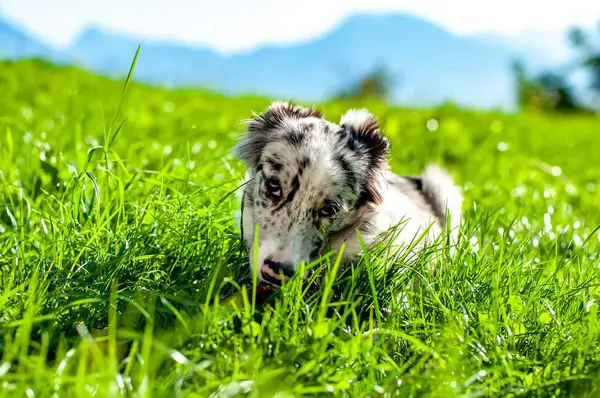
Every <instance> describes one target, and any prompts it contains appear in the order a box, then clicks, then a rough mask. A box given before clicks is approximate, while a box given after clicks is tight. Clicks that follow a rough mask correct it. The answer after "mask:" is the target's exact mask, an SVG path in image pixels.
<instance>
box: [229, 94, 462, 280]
mask: <svg viewBox="0 0 600 398" xmlns="http://www.w3.org/2000/svg"><path fill="white" fill-rule="evenodd" d="M247 122H248V129H247V132H246V134H245V135H244V136H243V137H242V138H241V140H240V142H239V143H238V145H237V146H236V148H235V153H236V155H237V156H238V157H239V158H240V159H241V160H242V161H243V162H244V163H245V164H246V166H247V167H248V172H247V176H246V182H247V184H246V185H245V187H244V189H243V196H242V197H243V203H242V204H241V209H240V210H242V209H243V212H240V213H241V215H240V223H241V226H242V228H243V233H244V236H243V238H244V241H245V242H246V244H247V245H248V246H249V248H250V262H251V263H252V259H253V258H254V252H253V242H254V239H255V236H254V232H255V228H256V225H257V224H258V225H259V226H260V229H259V239H258V261H259V264H262V263H263V262H264V261H265V259H268V258H272V257H276V258H277V259H278V260H279V261H282V262H284V263H285V264H286V266H287V267H289V268H290V269H292V270H296V269H297V267H298V265H299V264H300V263H301V262H305V264H308V263H310V262H311V261H314V260H316V259H317V258H318V257H320V255H321V254H324V252H325V251H327V250H334V251H337V250H338V249H339V248H340V247H341V246H342V244H344V245H345V248H344V252H343V257H342V259H343V263H344V264H345V263H347V262H348V261H351V260H352V259H354V258H355V257H356V256H357V255H359V254H360V253H361V245H360V241H359V239H358V236H357V233H356V231H357V230H358V231H359V232H360V235H361V237H362V239H363V242H364V243H365V244H366V245H367V247H368V246H369V245H371V244H373V243H376V242H377V241H378V240H379V239H380V238H381V236H382V233H384V232H386V231H388V230H390V228H392V227H394V226H395V225H397V224H398V223H399V222H401V221H404V224H403V227H402V229H401V231H400V232H399V233H397V234H396V235H394V241H393V242H392V243H393V245H394V246H395V247H397V246H398V245H402V244H406V243H411V242H413V241H414V240H415V238H416V237H417V236H418V235H420V234H422V233H423V231H425V230H427V229H428V228H429V232H428V233H427V234H426V235H425V237H424V239H422V240H420V241H419V243H418V244H417V245H416V246H415V248H414V249H413V250H419V249H420V248H422V247H423V245H425V244H427V242H430V241H431V239H434V238H435V237H437V236H439V234H440V233H441V232H442V231H443V229H444V227H445V226H446V224H449V226H450V227H451V230H452V231H451V238H452V239H453V240H456V238H457V233H458V231H457V229H458V227H459V224H460V218H461V206H462V194H461V191H460V189H459V188H458V187H457V186H456V185H455V184H454V182H453V181H452V178H451V177H450V176H449V175H448V174H447V173H446V172H445V171H444V170H442V169H441V168H439V167H437V166H435V165H430V166H428V167H427V168H426V169H425V170H424V172H423V173H422V174H421V175H420V176H416V177H408V176H399V175H396V174H394V173H392V172H391V171H390V170H389V166H388V162H387V156H388V154H389V143H388V140H387V139H386V138H385V137H384V136H383V135H382V133H381V131H380V126H379V122H378V121H377V119H376V117H375V116H374V115H372V114H371V113H369V112H368V111H367V110H364V109H351V110H349V111H348V112H347V113H346V114H344V116H343V117H342V118H341V120H340V122H339V124H335V123H332V122H330V121H327V120H326V119H325V118H324V116H323V114H322V112H321V111H320V110H317V109H314V108H305V107H302V106H299V105H294V104H291V103H289V102H274V103H272V104H271V106H270V107H269V108H268V109H267V110H266V111H265V112H264V113H263V114H260V115H256V114H255V115H254V117H253V118H251V119H250V120H248V121H247ZM266 178H269V179H277V180H278V181H279V184H280V186H281V192H282V195H281V197H280V198H279V199H277V200H276V199H273V198H271V197H269V196H268V195H267V194H266V185H265V181H266V180H265V179H266ZM328 201H330V202H333V203H334V204H336V205H337V207H338V208H339V211H338V212H337V213H336V214H335V215H333V216H331V217H326V216H323V215H322V214H321V213H320V211H321V209H322V208H323V206H324V205H325V204H326V203H327V202H328ZM448 216H449V217H450V219H448V218H447V217H448ZM258 274H259V279H261V275H260V272H259V273H258Z"/></svg>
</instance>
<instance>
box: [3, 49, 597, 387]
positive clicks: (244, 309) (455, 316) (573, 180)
mask: <svg viewBox="0 0 600 398" xmlns="http://www.w3.org/2000/svg"><path fill="white" fill-rule="evenodd" d="M134 76H135V74H134ZM122 91H123V82H115V81H111V80H109V79H105V78H101V77H98V76H93V75H89V74H86V73H84V72H81V71H79V70H76V69H73V68H61V69H57V68H52V67H49V66H47V65H43V64H41V63H39V62H35V61H27V62H20V63H6V62H5V63H2V64H0V93H2V95H0V109H1V110H2V113H1V114H0V171H1V173H0V176H1V183H2V186H1V188H0V189H1V192H2V194H1V195H2V196H1V207H0V272H1V276H0V322H1V326H0V347H1V352H2V358H1V359H0V385H1V386H2V388H1V389H0V396H6V397H16V396H36V397H45V396H53V394H56V396H60V397H66V396H69V397H71V396H72V397H87V396H97V397H106V396H120V397H141V396H169V397H171V396H198V397H207V396H212V397H217V396H219V397H221V396H223V397H224V396H261V397H262V396H278V397H284V396H285V397H288V396H290V397H291V396H310V397H313V396H330V395H336V396H348V397H350V396H353V397H364V396H371V397H376V396H377V397H378V396H437V397H451V396H516V395H519V396H570V397H582V396H590V397H591V396H597V395H598V393H599V391H598V389H599V388H600V385H599V383H598V380H599V376H600V368H599V363H600V362H599V360H600V344H599V338H600V320H599V317H598V303H599V302H600V301H599V299H600V289H599V282H600V279H599V277H600V269H599V265H600V261H599V253H600V240H599V239H598V233H597V231H596V228H597V227H598V225H600V210H599V209H600V187H598V186H597V184H598V181H600V168H598V167H597V166H596V164H597V160H596V161H594V160H593V159H597V150H598V148H599V147H600V136H599V135H598V134H597V132H598V119H597V118H593V117H591V116H577V117H575V116H570V117H566V116H556V115H555V116H546V117H541V116H536V115H529V116H524V115H504V114H500V113H476V112H469V111H466V110H460V109H456V108H454V107H451V106H446V107H440V108H437V109H422V110H411V109H396V108H391V107H387V106H385V105H383V104H382V103H380V102H378V101H377V100H376V99H368V100H364V101H362V102H361V104H362V105H364V106H368V107H369V108H370V110H371V111H373V112H374V113H375V114H377V115H378V117H379V118H380V120H381V121H382V124H383V126H384V130H385V133H386V135H387V136H388V137H389V138H390V140H391V141H392V155H391V162H392V169H393V170H394V171H396V172H398V173H417V172H419V171H420V169H421V168H422V167H423V166H424V165H425V164H426V163H428V162H430V161H435V162H439V163H441V164H443V165H446V166H448V167H449V169H450V170H452V172H453V173H454V174H455V176H456V180H457V181H458V182H459V183H460V184H461V185H462V186H463V187H464V193H465V197H466V200H465V206H464V209H465V212H466V221H465V225H464V227H463V229H462V239H461V243H460V245H459V248H458V255H457V257H456V258H454V259H452V260H449V259H448V260H447V261H445V262H444V264H443V267H442V268H441V269H439V270H438V272H436V274H435V275H431V274H430V273H427V271H426V269H427V266H426V264H424V263H423V264H418V265H417V266H415V267H409V268H407V267H405V266H403V264H402V262H401V261H399V262H398V263H396V264H390V263H387V262H385V261H384V259H382V258H381V257H380V255H379V252H373V253H369V255H368V256H367V258H365V259H364V261H361V262H359V263H358V264H357V265H356V267H353V268H352V269H351V270H350V271H353V274H352V273H350V274H344V275H345V276H344V277H343V278H340V279H339V280H332V279H327V278H326V279H325V284H324V286H323V294H316V295H312V296H311V295H307V296H302V295H301V294H300V289H301V288H303V286H302V285H301V284H300V281H298V280H294V281H292V283H290V284H289V285H288V286H286V287H285V288H284V289H282V291H281V292H280V294H279V295H277V297H275V298H274V300H272V301H270V302H269V303H268V305H263V306H259V307H254V305H253V302H254V301H253V299H252V295H251V294H250V295H249V296H245V295H243V296H242V298H241V300H237V301H233V302H229V303H227V305H226V303H221V304H220V305H217V304H211V305H209V306H205V304H206V303H208V302H209V301H210V299H211V298H214V297H217V296H220V295H225V294H227V293H231V292H235V291H237V290H238V286H240V285H242V284H246V286H249V285H248V284H249V283H250V282H249V281H250V279H249V275H248V272H247V268H248V267H247V265H246V264H247V257H246V256H247V253H246V251H245V250H244V249H243V247H242V245H241V244H240V241H239V238H238V235H237V233H238V230H237V227H236V225H235V222H234V219H233V215H234V212H235V211H236V209H237V206H238V202H237V200H236V197H235V194H234V193H232V191H234V190H235V189H236V188H237V187H238V186H239V184H240V182H241V178H242V176H243V168H242V165H241V164H240V163H239V162H238V161H236V160H235V159H234V158H232V156H231V154H230V150H231V147H232V145H233V143H234V141H235V139H236V137H237V136H238V134H239V133H240V132H241V129H242V126H241V125H239V121H240V120H243V119H245V118H247V117H249V116H250V115H251V111H252V110H254V111H260V110H261V109H264V107H266V106H267V105H268V103H269V101H268V100H267V99H265V98H253V97H246V98H226V97H224V96H222V95H218V94H213V93H207V92H200V91H192V90H178V91H166V90H162V89H157V88H151V87H147V86H143V85H138V84H130V85H129V87H128V88H127V90H126V92H125V94H124V95H122ZM121 100H122V104H121ZM120 104H121V105H120ZM355 104H356V102H354V100H352V99H344V100H337V101H333V102H329V103H326V104H322V105H323V108H324V110H325V112H326V116H327V117H328V118H331V119H332V120H338V119H339V117H340V115H341V114H342V113H343V112H344V111H345V110H346V109H347V108H348V107H350V106H353V105H355ZM113 120H114V123H113V122H112V121H113ZM334 259H335V255H334V256H333V257H332V260H334ZM367 260H368V261H367ZM332 263H334V261H332ZM417 276H418V277H419V283H418V284H415V283H414V281H415V277H417ZM410 286H412V288H410ZM242 291H243V292H244V294H245V290H242ZM332 291H335V292H336V293H338V294H340V295H341V297H342V298H341V301H339V302H337V301H335V300H334V299H332V296H333V295H332V294H331V293H332ZM374 293H375V295H374ZM332 300H334V301H332ZM236 305H237V307H236ZM383 308H387V309H389V311H384V310H383ZM331 309H335V310H336V311H330V310H331ZM338 314H339V315H338ZM376 319H380V320H381V322H380V323H379V324H377V327H378V328H379V330H378V332H377V333H375V331H373V330H371V328H372V327H374V325H373V322H374V321H375V320H376ZM375 334H378V336H379V339H378V340H377V339H373V338H372V337H373V336H374V335H375ZM211 394H212V395H211Z"/></svg>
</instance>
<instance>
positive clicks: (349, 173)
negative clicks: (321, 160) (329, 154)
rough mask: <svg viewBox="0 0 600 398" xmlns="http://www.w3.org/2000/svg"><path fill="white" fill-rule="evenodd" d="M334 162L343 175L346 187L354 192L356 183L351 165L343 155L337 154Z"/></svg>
mask: <svg viewBox="0 0 600 398" xmlns="http://www.w3.org/2000/svg"><path fill="white" fill-rule="evenodd" d="M334 161H335V162H337V163H338V164H339V165H340V169H341V170H342V172H343V174H344V181H345V183H346V186H347V187H348V188H349V189H350V190H352V191H354V189H355V187H356V183H357V176H356V174H355V173H354V171H353V170H352V165H351V164H350V162H349V161H348V160H347V159H346V157H344V155H342V154H341V153H338V154H337V155H336V156H335V158H334Z"/></svg>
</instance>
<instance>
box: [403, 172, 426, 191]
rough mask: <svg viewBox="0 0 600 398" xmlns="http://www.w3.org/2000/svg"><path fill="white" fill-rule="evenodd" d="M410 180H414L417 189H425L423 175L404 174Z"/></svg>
mask: <svg viewBox="0 0 600 398" xmlns="http://www.w3.org/2000/svg"><path fill="white" fill-rule="evenodd" d="M404 178H406V179H407V180H408V181H410V182H412V183H413V185H414V186H415V188H416V189H417V191H419V192H422V191H423V180H422V179H421V177H412V176H404Z"/></svg>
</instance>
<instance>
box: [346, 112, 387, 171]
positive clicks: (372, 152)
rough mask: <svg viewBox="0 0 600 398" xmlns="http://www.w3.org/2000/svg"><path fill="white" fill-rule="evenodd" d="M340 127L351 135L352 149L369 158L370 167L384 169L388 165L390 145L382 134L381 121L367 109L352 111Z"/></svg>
mask: <svg viewBox="0 0 600 398" xmlns="http://www.w3.org/2000/svg"><path fill="white" fill-rule="evenodd" d="M340 127H341V128H342V129H343V130H344V131H345V132H346V133H347V134H350V137H349V141H348V143H349V145H350V146H351V149H353V150H357V151H360V152H361V154H362V155H366V156H368V158H369V167H370V168H372V169H375V170H379V169H382V168H384V167H385V166H386V164H387V155H388V154H389V148H390V144H389V141H388V140H387V138H385V137H384V136H383V135H382V134H381V128H380V126H379V121H378V120H377V118H376V117H375V115H373V114H372V113H370V112H369V111H367V110H366V109H351V110H349V111H347V112H346V113H345V114H344V115H343V116H342V118H341V120H340Z"/></svg>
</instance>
